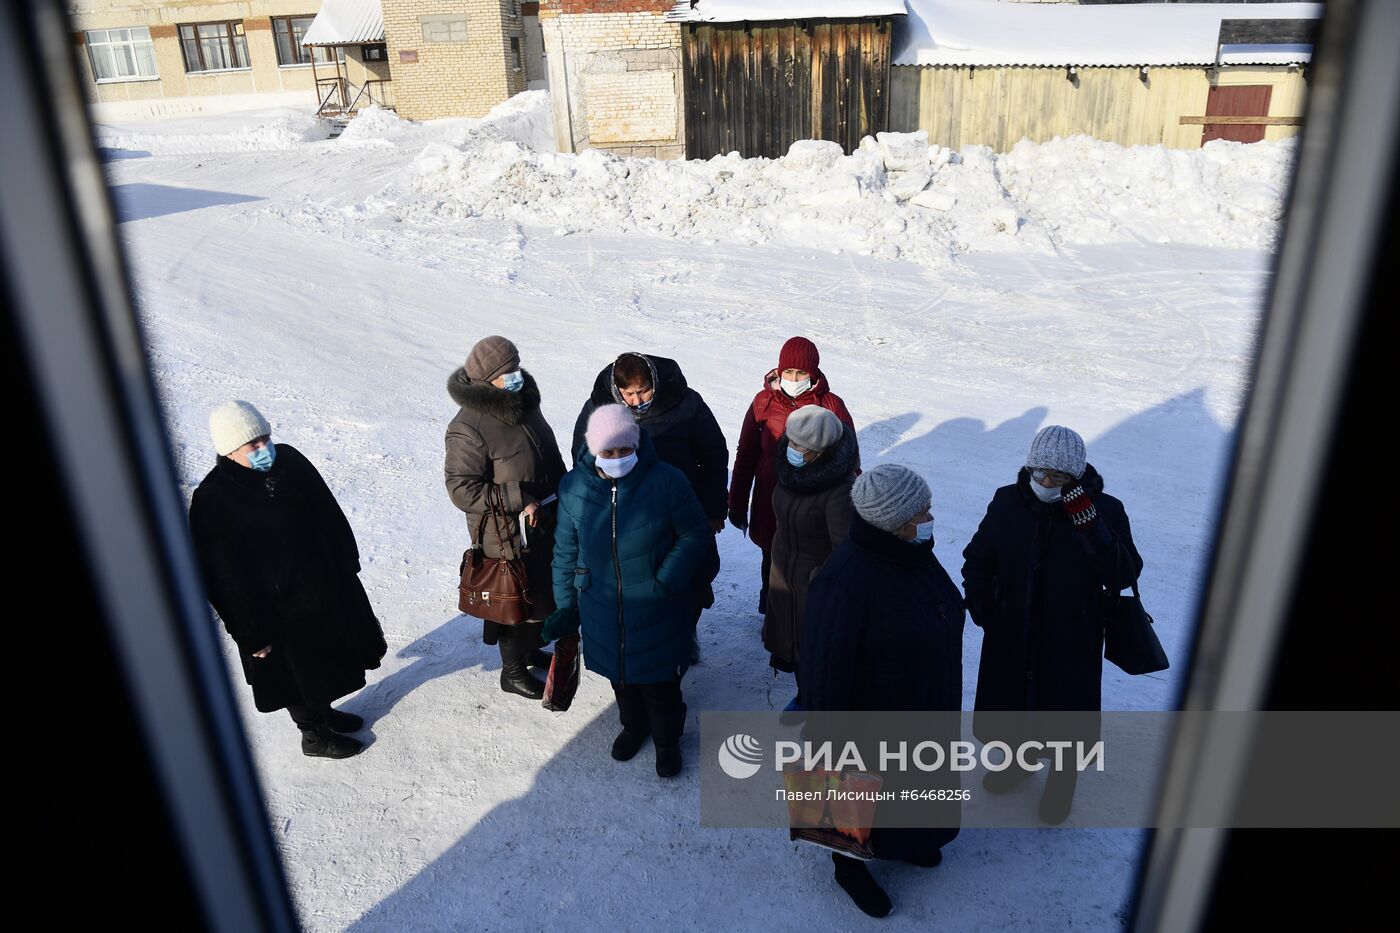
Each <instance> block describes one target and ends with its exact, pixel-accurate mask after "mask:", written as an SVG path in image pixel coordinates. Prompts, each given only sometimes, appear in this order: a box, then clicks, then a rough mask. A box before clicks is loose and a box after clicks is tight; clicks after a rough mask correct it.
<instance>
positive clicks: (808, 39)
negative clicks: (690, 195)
mask: <svg viewBox="0 0 1400 933" xmlns="http://www.w3.org/2000/svg"><path fill="white" fill-rule="evenodd" d="M682 33H683V35H682V46H683V48H684V65H683V68H684V71H685V108H686V109H685V128H686V141H685V152H686V156H687V157H688V158H692V159H707V158H709V157H711V156H714V155H722V154H724V153H728V152H734V151H738V152H740V153H742V154H743V155H745V156H767V157H768V158H777V157H778V156H781V155H784V154H786V153H787V151H788V147H789V146H791V145H792V144H793V142H795V141H796V140H799V139H829V140H831V141H833V142H837V143H840V144H841V145H842V146H843V147H844V148H845V149H846V151H847V152H850V151H852V150H853V149H855V148H856V147H857V146H859V145H860V140H861V137H862V136H867V135H871V134H873V133H876V132H879V131H880V130H883V129H885V128H886V120H887V117H888V107H889V73H890V22H889V19H888V18H886V19H883V20H873V19H865V20H828V21H821V22H816V21H813V22H811V23H809V24H808V25H806V26H805V27H804V26H803V25H801V24H797V23H790V22H788V23H776V24H771V25H769V24H762V25H760V24H758V23H754V24H749V25H747V26H746V25H745V24H742V23H732V24H730V23H725V24H718V23H715V24H710V23H705V24H695V25H688V26H685V27H683V28H682Z"/></svg>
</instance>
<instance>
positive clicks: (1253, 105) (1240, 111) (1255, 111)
mask: <svg viewBox="0 0 1400 933" xmlns="http://www.w3.org/2000/svg"><path fill="white" fill-rule="evenodd" d="M1273 90H1274V89H1273V87H1272V86H1270V85H1268V84H1244V85H1240V86H1238V87H1213V88H1211V89H1210V93H1209V94H1208V95H1207V97H1206V116H1207V117H1267V116H1268V115H1269V96H1270V95H1271V94H1272V93H1273ZM1263 138H1264V127H1263V125H1255V126H1251V125H1249V124H1238V123H1211V122H1210V121H1209V120H1207V121H1206V125H1205V127H1204V132H1202V133H1201V145H1203V146H1204V145H1205V144H1206V143H1208V142H1210V141H1211V140H1212V139H1229V140H1233V141H1235V142H1237V143H1257V142H1260V141H1261V140H1263Z"/></svg>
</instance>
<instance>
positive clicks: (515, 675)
mask: <svg viewBox="0 0 1400 933" xmlns="http://www.w3.org/2000/svg"><path fill="white" fill-rule="evenodd" d="M524 629H525V625H524V623H522V624H520V625H512V626H510V627H509V628H508V629H506V631H504V632H502V633H501V637H500V640H499V641H498V642H497V644H498V645H499V646H500V649H501V689H502V690H504V691H505V692H506V693H514V694H515V695H517V696H522V697H525V698H526V699H527V700H540V699H543V698H544V681H542V680H540V679H539V678H538V677H536V676H534V675H533V674H531V673H530V669H529V668H528V667H527V666H526V660H527V659H528V658H529V653H530V650H531V649H530V647H529V646H527V642H533V644H535V645H538V644H539V641H538V638H537V637H536V636H535V633H534V632H531V631H524Z"/></svg>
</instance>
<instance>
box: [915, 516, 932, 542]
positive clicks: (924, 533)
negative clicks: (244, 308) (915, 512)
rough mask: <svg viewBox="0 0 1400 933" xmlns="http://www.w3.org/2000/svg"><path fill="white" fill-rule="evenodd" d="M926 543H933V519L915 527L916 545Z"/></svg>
mask: <svg viewBox="0 0 1400 933" xmlns="http://www.w3.org/2000/svg"><path fill="white" fill-rule="evenodd" d="M926 541H927V542H932V541H933V519H929V520H928V521H926V522H921V523H920V524H917V525H915V526H914V543H915V544H923V543H924V542H926Z"/></svg>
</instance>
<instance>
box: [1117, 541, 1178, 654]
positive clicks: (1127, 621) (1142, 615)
mask: <svg viewBox="0 0 1400 933" xmlns="http://www.w3.org/2000/svg"><path fill="white" fill-rule="evenodd" d="M1119 558H1120V560H1121V558H1122V552H1119ZM1103 598H1104V632H1103V656H1104V657H1105V658H1106V659H1107V660H1109V661H1111V662H1113V663H1114V664H1116V665H1118V667H1120V668H1122V670H1123V672H1124V673H1125V674H1152V673H1155V672H1157V671H1164V670H1166V669H1167V666H1168V663H1167V653H1166V652H1165V651H1164V650H1162V643H1161V642H1160V641H1158V640H1157V633H1156V632H1155V631H1154V630H1153V628H1152V615H1151V614H1150V613H1149V612H1148V611H1147V609H1146V608H1145V607H1144V606H1143V605H1142V594H1140V593H1139V592H1138V586H1137V581H1136V580H1134V581H1133V595H1132V596H1124V595H1123V594H1122V593H1121V592H1118V593H1115V592H1112V591H1111V590H1104V591H1103Z"/></svg>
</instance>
